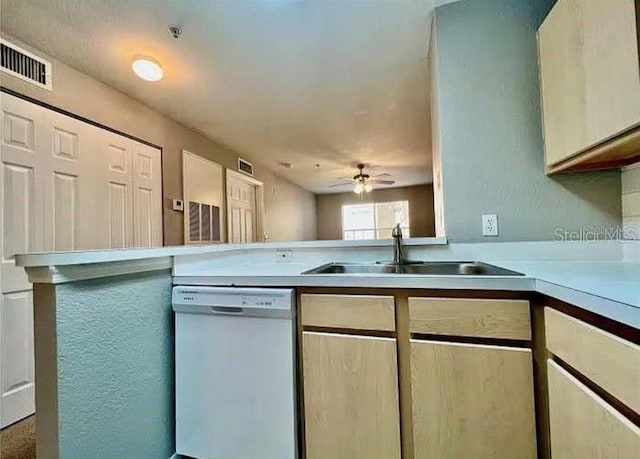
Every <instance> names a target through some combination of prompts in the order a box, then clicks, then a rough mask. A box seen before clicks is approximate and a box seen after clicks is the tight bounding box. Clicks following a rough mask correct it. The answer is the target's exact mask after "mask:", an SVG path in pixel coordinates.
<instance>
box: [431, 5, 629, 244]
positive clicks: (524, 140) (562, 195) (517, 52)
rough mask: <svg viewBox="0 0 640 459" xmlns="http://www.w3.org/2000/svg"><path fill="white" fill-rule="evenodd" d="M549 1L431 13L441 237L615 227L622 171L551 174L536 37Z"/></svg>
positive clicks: (546, 236) (540, 234) (546, 235)
mask: <svg viewBox="0 0 640 459" xmlns="http://www.w3.org/2000/svg"><path fill="white" fill-rule="evenodd" d="M553 4H554V1H553V0H462V1H460V2H457V3H452V4H448V5H445V6H442V7H440V8H438V9H437V10H436V38H437V47H436V51H435V54H436V55H435V59H436V72H437V89H438V98H439V104H438V107H437V108H436V109H437V110H438V112H439V117H440V123H441V150H442V170H443V190H444V209H445V226H446V235H447V237H448V238H449V239H450V240H452V241H456V242H461V241H479V240H485V241H491V242H493V241H496V238H483V237H482V231H481V215H482V214H484V213H497V214H498V221H499V228H500V237H499V238H497V240H510V241H517V240H553V239H554V238H555V235H554V229H555V228H558V227H560V228H566V229H578V228H580V227H581V226H583V225H592V226H602V225H604V226H618V225H620V223H621V204H620V173H619V171H617V170H615V171H606V172H596V173H580V174H569V175H561V176H554V177H553V178H550V177H547V176H546V175H545V172H544V152H543V140H542V124H541V115H540V102H539V100H540V99H539V97H540V96H539V88H538V67H537V43H536V30H537V28H538V26H539V25H540V24H541V23H542V21H543V19H544V17H545V16H546V14H547V13H548V11H549V10H550V9H551V7H552V5H553Z"/></svg>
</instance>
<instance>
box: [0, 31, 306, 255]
mask: <svg viewBox="0 0 640 459" xmlns="http://www.w3.org/2000/svg"><path fill="white" fill-rule="evenodd" d="M7 38H9V39H10V40H11V41H13V42H15V43H16V44H19V45H23V46H24V47H25V48H26V49H28V50H32V51H34V52H36V53H37V54H39V55H43V54H42V53H39V52H38V51H37V50H33V49H32V48H30V47H29V46H28V45H25V44H24V43H21V42H20V41H18V40H15V39H14V38H11V37H7ZM49 59H50V60H51V61H52V62H53V88H54V90H53V91H52V92H49V91H46V90H44V89H40V88H38V87H36V86H34V85H30V84H28V83H25V82H24V81H22V80H19V79H17V78H14V77H12V76H10V75H8V74H6V73H2V74H0V83H1V85H2V86H4V87H7V88H9V89H11V90H13V91H16V92H18V93H20V94H24V95H26V96H29V97H31V98H33V99H36V100H39V101H41V102H44V103H47V104H49V105H52V106H54V107H57V108H60V109H63V110H66V111H68V112H71V113H75V114H77V115H80V116H82V117H84V118H87V119H90V120H92V121H95V122H98V123H100V124H102V125H104V126H108V127H110V128H112V129H116V130H118V131H120V132H124V133H126V134H129V135H132V136H134V137H137V138H139V139H142V140H146V141H147V142H150V143H153V144H155V145H158V146H160V147H162V177H163V184H162V185H163V194H164V199H163V212H164V235H165V238H164V243H165V245H181V244H183V241H184V239H183V233H184V227H183V220H182V218H183V214H182V213H181V212H175V211H173V210H172V209H171V199H178V198H182V150H183V149H185V150H188V151H190V152H192V153H195V154H197V155H200V156H203V157H205V158H207V159H210V160H211V161H214V162H216V163H218V164H220V165H222V166H223V167H226V168H229V169H233V170H236V169H237V158H238V155H240V156H242V157H243V158H245V159H247V160H249V161H252V162H253V159H252V158H250V157H245V156H244V155H242V154H241V153H240V154H239V153H238V152H236V151H234V150H232V149H230V148H228V147H226V146H224V145H222V144H220V143H218V142H215V141H213V140H211V139H208V138H206V137H204V136H203V135H201V134H199V133H198V132H196V131H194V130H192V129H189V128H188V127H186V126H184V125H182V124H179V123H177V122H175V121H173V120H171V119H170V118H168V117H166V116H164V115H162V114H160V113H158V112H157V111H155V110H153V109H151V108H149V107H148V106H146V105H144V104H142V103H140V102H138V101H136V100H134V99H132V98H130V97H128V96H127V95H125V94H123V93H121V92H119V91H116V90H114V89H112V88H110V87H109V86H107V85H105V84H103V83H101V82H99V81H98V80H95V79H93V78H91V77H89V76H88V75H86V74H84V73H81V72H79V71H77V70H75V69H73V68H71V67H69V66H68V65H66V64H64V63H62V62H60V61H57V60H55V59H51V58H49ZM254 164H256V178H257V179H258V180H261V181H263V182H264V184H265V189H266V188H271V187H273V186H276V187H279V188H281V189H283V190H286V191H287V194H285V192H284V191H283V192H282V193H281V199H280V200H279V201H277V202H276V201H274V202H273V203H272V205H271V208H272V209H273V211H274V213H278V212H281V211H280V210H278V205H279V204H282V205H283V206H284V207H285V210H284V212H285V213H286V215H287V216H288V218H289V219H290V220H291V221H292V222H293V223H292V225H291V227H293V228H296V229H300V230H301V231H302V229H303V228H305V227H306V225H308V224H309V223H308V222H309V220H310V219H314V218H315V215H313V214H312V213H310V212H309V209H308V208H304V209H302V208H301V209H298V208H294V207H293V206H291V205H289V202H290V199H296V198H298V196H299V195H306V199H307V201H311V200H312V199H314V198H315V197H314V195H313V193H310V192H309V191H306V190H304V189H302V188H300V187H298V186H296V185H294V184H292V183H291V182H289V181H287V180H285V179H284V178H281V177H279V176H277V175H275V174H272V173H271V172H269V171H268V170H266V169H265V168H264V167H261V166H260V165H259V163H257V162H255V163H254ZM314 226H315V222H314ZM273 233H274V234H273V235H272V238H273V239H274V240H287V239H288V240H300V239H306V238H308V237H307V236H308V234H307V233H303V232H301V233H299V234H292V233H291V231H290V230H289V228H287V231H285V232H283V233H280V228H279V227H275V230H274V232H273Z"/></svg>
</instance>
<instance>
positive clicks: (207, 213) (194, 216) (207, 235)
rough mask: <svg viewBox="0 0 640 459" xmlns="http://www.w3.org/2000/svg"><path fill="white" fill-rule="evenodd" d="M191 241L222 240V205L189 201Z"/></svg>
mask: <svg viewBox="0 0 640 459" xmlns="http://www.w3.org/2000/svg"><path fill="white" fill-rule="evenodd" d="M189 242H190V243H194V242H220V207H218V206H213V205H211V204H204V203H201V202H193V201H190V202H189Z"/></svg>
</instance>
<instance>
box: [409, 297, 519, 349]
mask: <svg viewBox="0 0 640 459" xmlns="http://www.w3.org/2000/svg"><path fill="white" fill-rule="evenodd" d="M409 321H410V328H411V332H412V333H425V334H434V335H451V336H474V337H481V338H502V339H517V340H524V341H529V340H531V317H530V313H529V302H528V301H526V300H491V299H470V298H409Z"/></svg>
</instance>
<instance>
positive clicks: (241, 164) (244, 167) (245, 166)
mask: <svg viewBox="0 0 640 459" xmlns="http://www.w3.org/2000/svg"><path fill="white" fill-rule="evenodd" d="M238 170H239V171H240V172H244V173H245V174H247V175H250V176H251V177H253V164H251V163H250V162H248V161H245V160H244V159H242V158H238Z"/></svg>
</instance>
